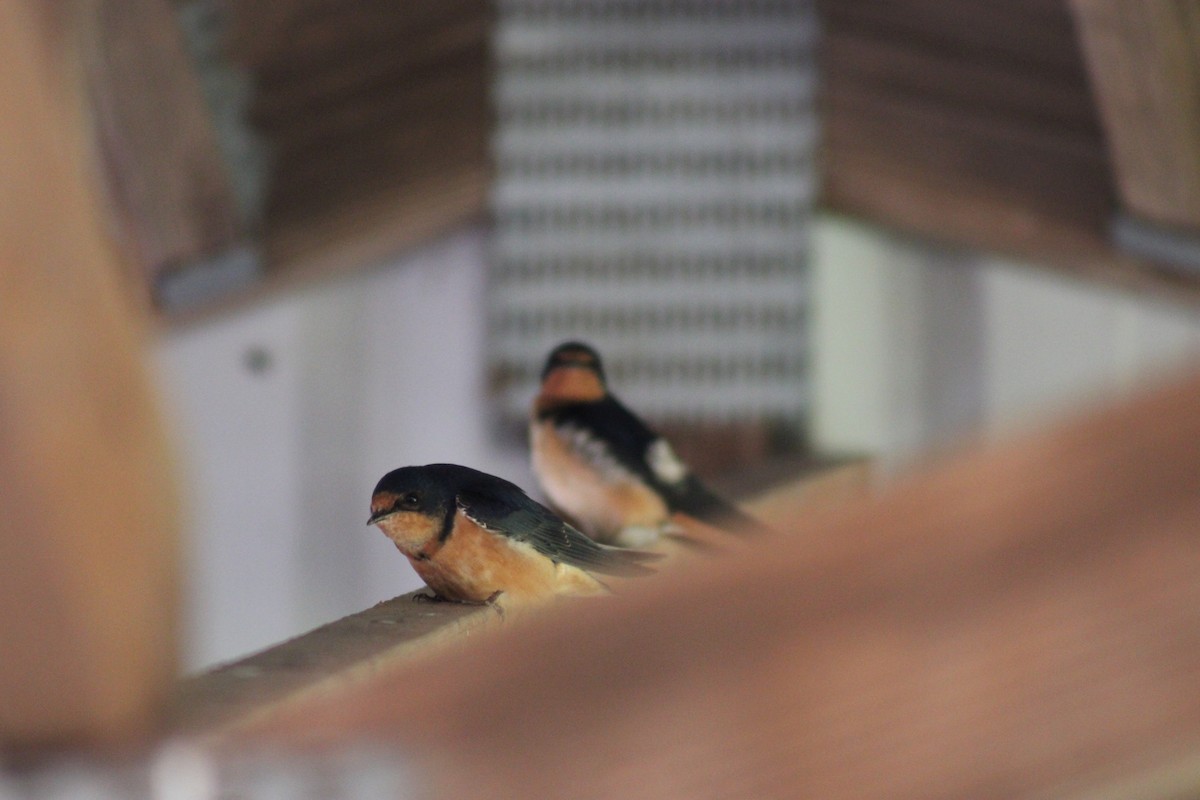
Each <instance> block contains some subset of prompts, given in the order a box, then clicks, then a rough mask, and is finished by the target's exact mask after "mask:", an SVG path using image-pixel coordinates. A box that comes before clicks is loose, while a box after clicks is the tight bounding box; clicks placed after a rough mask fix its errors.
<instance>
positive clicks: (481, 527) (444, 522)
mask: <svg viewBox="0 0 1200 800" xmlns="http://www.w3.org/2000/svg"><path fill="white" fill-rule="evenodd" d="M367 524H368V525H378V526H379V529H380V530H382V531H383V532H384V534H385V535H386V536H387V537H388V538H389V539H391V540H392V542H393V543H394V544H395V545H396V547H397V548H398V549H399V550H400V552H401V553H403V554H404V555H406V556H407V557H408V560H409V561H410V562H411V563H412V565H413V569H415V570H416V571H417V574H418V575H420V576H421V578H422V579H423V580H424V581H425V583H426V584H428V586H429V588H430V589H432V590H433V592H434V599H442V600H451V601H455V602H460V603H474V604H485V603H486V604H492V603H495V602H496V601H497V600H498V599H499V598H500V596H501V595H504V597H505V600H506V601H510V600H511V601H518V602H519V601H527V600H537V599H542V598H546V597H550V596H553V595H560V594H581V595H588V594H602V593H605V592H607V591H608V587H607V586H606V585H605V584H604V583H603V582H602V581H601V580H600V578H598V577H596V575H597V574H599V575H613V576H621V577H624V576H632V575H645V574H649V573H651V572H653V570H651V569H650V568H648V567H646V566H644V564H643V563H642V562H645V561H648V560H651V559H654V558H657V557H658V554H655V553H643V552H637V551H629V550H620V549H618V548H613V547H606V546H604V545H601V544H598V543H596V542H594V541H592V540H591V539H589V538H588V537H586V536H584V535H583V534H582V533H580V532H579V531H577V530H575V528H573V527H571V526H570V525H568V524H567V523H565V522H563V521H562V520H561V519H560V518H559V517H558V516H556V515H555V514H554V512H552V511H551V510H550V509H548V508H546V507H545V506H543V505H541V504H540V503H537V502H535V501H534V500H533V499H532V498H530V497H529V496H528V495H527V494H525V492H524V491H522V490H521V488H520V487H518V486H517V485H516V484H513V483H509V482H508V481H506V480H504V479H502V478H497V477H496V476H494V475H489V474H487V473H486V472H480V471H478V470H474V469H470V468H469V467H460V466H458V465H456V464H429V465H427V466H424V467H402V468H400V469H396V470H392V471H391V472H389V473H388V474H387V475H384V476H383V478H381V479H380V481H379V483H378V484H376V486H375V491H374V492H373V493H372V496H371V518H370V519H369V520H368V521H367Z"/></svg>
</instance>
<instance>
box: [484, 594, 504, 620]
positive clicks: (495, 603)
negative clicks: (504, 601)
mask: <svg viewBox="0 0 1200 800" xmlns="http://www.w3.org/2000/svg"><path fill="white" fill-rule="evenodd" d="M502 594H504V590H503V589H497V590H496V591H494V592H492V593H491V595H489V596H488V599H487V600H484V601H483V604H484V605H485V606H488V607H490V608H491V609H492V610H494V611H495V612H496V613H497V614H499V615H500V619H504V606H502V605H500V595H502Z"/></svg>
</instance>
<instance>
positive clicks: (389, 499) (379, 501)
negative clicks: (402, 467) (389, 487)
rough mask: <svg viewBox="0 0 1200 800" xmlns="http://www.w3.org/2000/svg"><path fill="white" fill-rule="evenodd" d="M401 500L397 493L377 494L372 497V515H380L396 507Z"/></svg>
mask: <svg viewBox="0 0 1200 800" xmlns="http://www.w3.org/2000/svg"><path fill="white" fill-rule="evenodd" d="M399 499H400V495H398V494H396V493H395V492H386V491H385V492H376V493H375V494H374V495H373V496H372V497H371V513H372V514H378V513H379V512H380V511H387V510H388V509H389V508H391V507H392V506H394V505H396V501H397V500H399Z"/></svg>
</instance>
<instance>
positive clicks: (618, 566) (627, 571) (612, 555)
mask: <svg viewBox="0 0 1200 800" xmlns="http://www.w3.org/2000/svg"><path fill="white" fill-rule="evenodd" d="M600 548H601V550H602V551H603V552H604V556H605V557H604V559H603V563H602V564H597V565H596V566H595V567H593V568H592V571H593V572H599V573H601V574H603V575H615V576H617V577H621V578H628V577H633V576H635V575H653V574H654V573H655V572H657V571H658V570H656V569H652V568H650V567H649V566H647V564H652V563H654V562H655V561H658V560H660V559H661V558H662V557H663V554H662V553H652V552H650V551H649V550H629V549H626V548H624V547H613V546H612V545H607V544H602V545H600Z"/></svg>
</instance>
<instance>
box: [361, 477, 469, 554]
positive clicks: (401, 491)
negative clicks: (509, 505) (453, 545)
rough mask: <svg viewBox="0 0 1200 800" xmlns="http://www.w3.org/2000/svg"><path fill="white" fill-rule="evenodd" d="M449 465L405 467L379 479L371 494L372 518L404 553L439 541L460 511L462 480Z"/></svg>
mask: <svg viewBox="0 0 1200 800" xmlns="http://www.w3.org/2000/svg"><path fill="white" fill-rule="evenodd" d="M450 466H452V465H448V464H430V465H428V466H424V467H401V468H400V469H394V470H392V471H391V472H389V473H388V474H387V475H384V476H383V477H382V478H380V479H379V483H377V484H375V491H374V492H372V493H371V518H370V519H368V520H367V524H368V525H378V526H379V529H380V530H381V531H383V532H384V533H385V534H387V537H388V538H389V539H391V540H392V541H393V542H395V543H396V546H397V547H399V548H400V549H401V550H402V551H404V552H409V551H410V550H416V549H419V548H420V546H421V545H423V544H424V543H426V542H428V541H430V540H431V539H434V538H437V537H438V536H439V535H440V533H441V531H442V529H443V527H444V526H445V525H446V524H447V521H448V520H452V519H453V516H454V512H455V510H456V503H455V496H456V495H457V493H458V479H457V477H458V476H457V475H456V474H454V473H453V471H448V470H446V469H444V467H450Z"/></svg>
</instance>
